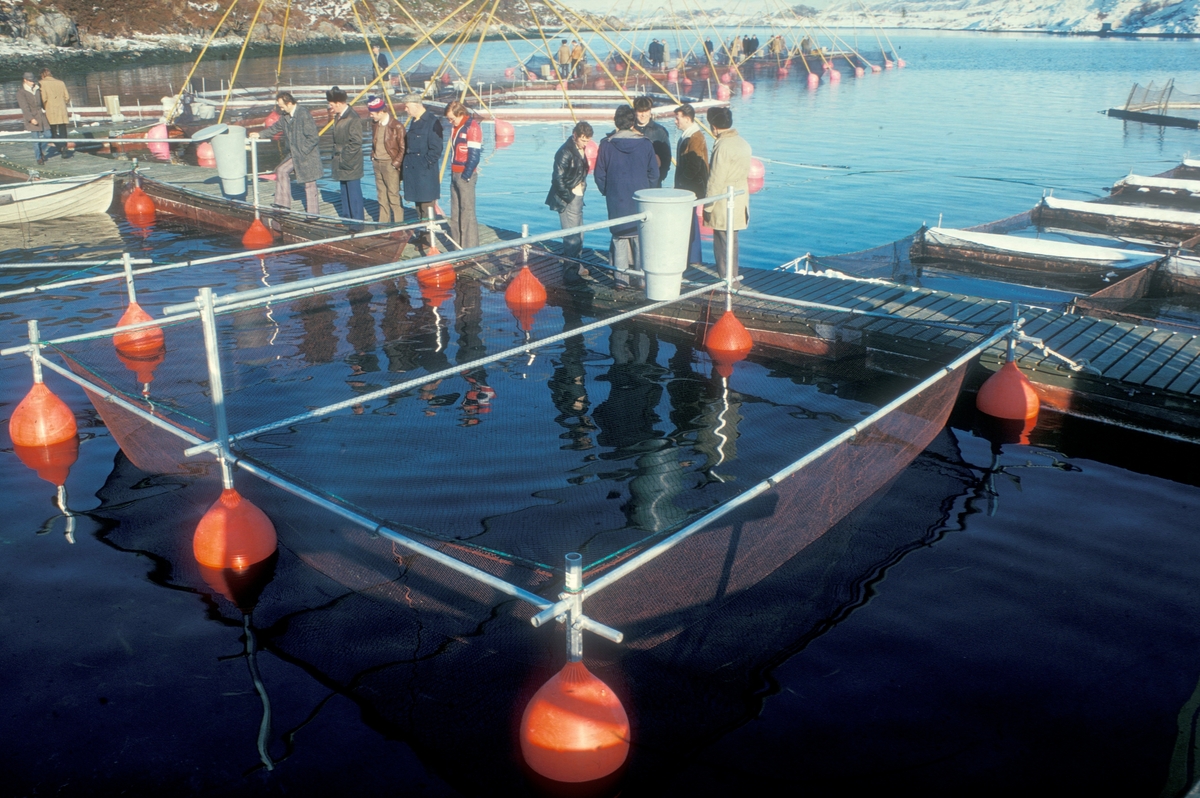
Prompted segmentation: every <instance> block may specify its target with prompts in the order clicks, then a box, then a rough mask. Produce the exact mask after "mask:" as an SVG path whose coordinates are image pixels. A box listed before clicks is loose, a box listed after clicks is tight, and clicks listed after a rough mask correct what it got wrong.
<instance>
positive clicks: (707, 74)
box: [696, 66, 712, 80]
mask: <svg viewBox="0 0 1200 798" xmlns="http://www.w3.org/2000/svg"><path fill="white" fill-rule="evenodd" d="M696 75H697V77H699V78H700V79H701V80H708V79H709V78H711V77H712V70H711V69H709V68H708V67H706V66H702V67H700V71H699V72H697V73H696Z"/></svg>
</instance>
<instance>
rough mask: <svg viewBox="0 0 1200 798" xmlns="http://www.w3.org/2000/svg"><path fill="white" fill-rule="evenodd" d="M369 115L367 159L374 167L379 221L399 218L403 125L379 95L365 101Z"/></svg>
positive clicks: (400, 216) (401, 220) (390, 220)
mask: <svg viewBox="0 0 1200 798" xmlns="http://www.w3.org/2000/svg"><path fill="white" fill-rule="evenodd" d="M367 112H368V113H369V114H370V115H371V163H372V164H373V165H374V167H375V194H376V195H377V196H378V198H379V221H380V222H403V221H404V207H403V206H402V205H401V204H400V179H401V176H402V174H403V173H402V172H401V169H402V168H403V167H404V125H402V124H401V123H400V120H399V119H394V118H393V117H392V115H391V114H389V113H388V108H387V103H385V102H384V100H383V98H382V97H372V98H371V99H370V100H369V101H368V102H367Z"/></svg>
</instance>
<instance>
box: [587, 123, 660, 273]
mask: <svg viewBox="0 0 1200 798" xmlns="http://www.w3.org/2000/svg"><path fill="white" fill-rule="evenodd" d="M634 121H635V117H634V112H633V108H631V107H629V106H628V105H621V106H618V107H617V110H616V113H614V114H613V124H615V125H616V127H617V129H616V130H615V131H613V132H612V133H610V134H608V135H607V136H605V138H604V140H603V141H601V142H600V151H599V153H597V155H596V170H595V178H596V187H597V188H598V189H600V193H601V194H603V195H604V199H605V200H606V202H607V204H608V218H609V219H615V218H617V217H620V216H629V215H631V214H634V213H636V212H637V202H635V201H634V199H633V195H634V192H636V191H640V190H641V189H643V188H651V187H652V186H654V185H656V184H657V183H658V156H657V155H655V154H654V145H652V144H651V143H650V140H649V139H647V138H646V137H645V136H643V135H642V134H641V133H638V132H637V131H636V130H634V127H633V124H634ZM637 227H638V226H637V222H628V223H626V224H621V225H617V226H616V227H613V228H610V232H611V233H612V243H611V244H610V245H609V261H610V263H611V264H612V266H613V268H614V269H616V271H617V275H616V279H617V285H618V286H623V285H628V282H627V275H624V274H623V272H626V271H628V270H629V269H631V268H636V265H637V263H638V246H637Z"/></svg>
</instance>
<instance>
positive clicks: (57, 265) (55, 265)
mask: <svg viewBox="0 0 1200 798" xmlns="http://www.w3.org/2000/svg"><path fill="white" fill-rule="evenodd" d="M124 262H125V261H124V260H123V259H122V258H116V259H113V258H109V259H108V260H47V261H40V262H30V263H2V264H0V270H4V269H63V268H67V267H75V266H116V265H118V264H122V263H124ZM130 262H131V263H154V261H153V260H151V259H150V258H133V259H131V261H130ZM109 279H111V277H110V278H109Z"/></svg>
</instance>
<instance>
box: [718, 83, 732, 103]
mask: <svg viewBox="0 0 1200 798" xmlns="http://www.w3.org/2000/svg"><path fill="white" fill-rule="evenodd" d="M729 97H730V93H729V87H728V86H726V85H725V84H724V83H722V84H721V85H720V86H717V99H718V100H728V99H729Z"/></svg>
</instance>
